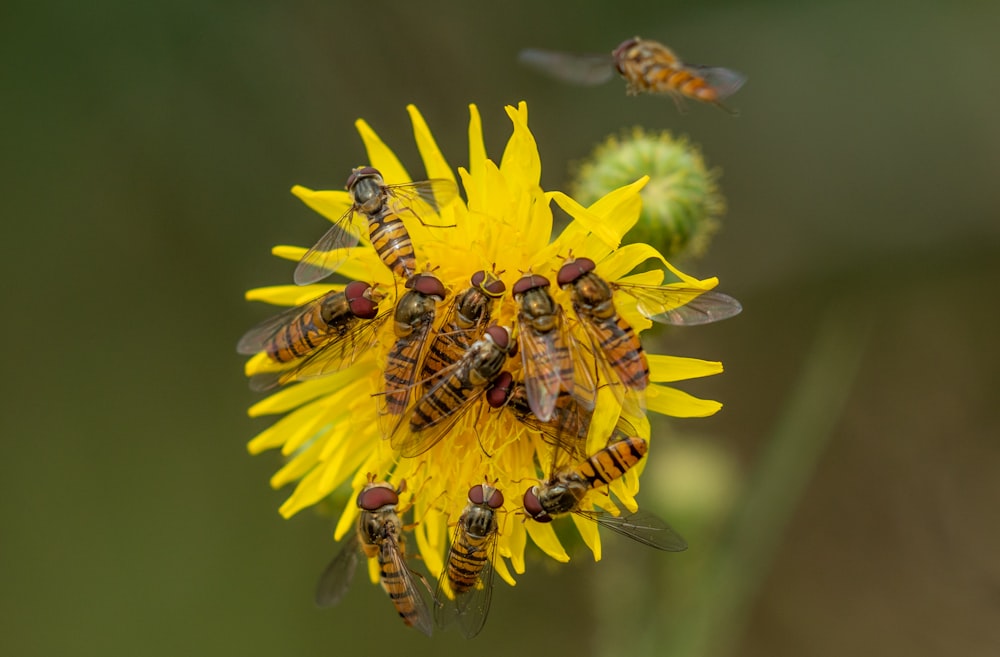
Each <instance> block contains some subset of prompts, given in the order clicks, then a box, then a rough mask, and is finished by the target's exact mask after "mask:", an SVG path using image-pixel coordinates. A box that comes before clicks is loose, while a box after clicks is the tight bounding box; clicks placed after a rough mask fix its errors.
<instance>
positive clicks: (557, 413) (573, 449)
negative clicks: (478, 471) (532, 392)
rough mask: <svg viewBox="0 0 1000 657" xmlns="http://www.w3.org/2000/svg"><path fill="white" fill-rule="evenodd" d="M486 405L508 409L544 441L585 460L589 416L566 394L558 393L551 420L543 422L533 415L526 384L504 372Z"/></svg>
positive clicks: (487, 392)
mask: <svg viewBox="0 0 1000 657" xmlns="http://www.w3.org/2000/svg"><path fill="white" fill-rule="evenodd" d="M486 403H487V404H489V405H490V407H491V408H496V409H502V408H506V409H508V410H509V411H510V412H511V413H513V415H514V417H515V418H516V419H517V420H518V422H520V423H521V424H523V425H524V426H526V427H528V428H529V429H531V430H533V431H535V432H537V433H538V434H539V435H540V436H541V438H542V440H544V441H545V442H547V443H548V444H550V445H552V446H553V447H556V448H558V449H560V450H562V451H563V452H565V453H567V454H568V455H569V456H570V457H571V458H586V456H587V455H586V452H585V451H584V450H585V448H586V444H587V433H588V432H589V430H590V412H589V410H588V409H587V408H585V406H584V405H583V404H582V403H581V402H580V401H579V400H577V399H576V398H575V397H573V395H571V394H569V393H567V392H566V391H563V390H560V391H559V397H558V398H557V399H556V404H555V406H554V407H553V409H552V417H551V419H549V420H548V421H547V422H542V421H541V420H539V419H538V418H537V417H535V414H534V413H533V412H532V411H531V406H530V405H529V404H528V392H527V389H526V388H525V387H524V384H523V383H520V382H518V381H514V377H513V376H512V375H511V373H510V372H507V371H503V372H501V373H500V375H499V376H498V377H497V378H496V380H495V381H494V382H493V385H492V386H491V387H490V389H489V390H487V391H486Z"/></svg>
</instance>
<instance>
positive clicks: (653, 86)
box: [519, 37, 746, 111]
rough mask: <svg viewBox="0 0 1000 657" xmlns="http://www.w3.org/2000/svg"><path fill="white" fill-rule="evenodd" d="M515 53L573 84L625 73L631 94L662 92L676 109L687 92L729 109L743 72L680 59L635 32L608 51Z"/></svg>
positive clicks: (628, 91)
mask: <svg viewBox="0 0 1000 657" xmlns="http://www.w3.org/2000/svg"><path fill="white" fill-rule="evenodd" d="M519 59H520V61H521V63H523V64H526V65H527V66H530V67H531V68H534V69H535V70H538V71H541V72H542V73H546V74H548V75H551V76H553V77H556V78H558V79H560V80H563V81H566V82H572V83H575V84H585V85H592V84H601V83H604V82H607V81H608V80H610V79H611V78H612V77H614V74H615V73H618V74H619V75H621V76H622V77H623V78H625V81H626V83H627V87H626V93H628V94H629V95H630V96H634V95H638V94H641V93H651V94H667V95H669V96H670V97H671V98H673V99H674V102H675V103H676V104H677V107H678V108H679V109H680V108H681V100H682V99H683V98H691V99H693V100H697V101H701V102H705V103H710V104H713V105H718V106H719V107H721V108H722V109H726V110H727V111H728V109H727V108H726V107H725V106H724V105H723V104H722V101H723V100H725V99H726V98H728V97H729V96H732V95H733V94H734V93H736V92H737V91H738V90H739V88H740V87H742V86H743V83H744V82H746V76H744V75H743V74H742V73H737V72H736V71H731V70H729V69H728V68H721V67H718V66H693V65H689V64H685V63H684V62H682V61H681V60H680V58H678V57H677V55H675V54H674V52H673V51H672V50H670V48H668V47H666V46H665V45H663V44H662V43H659V42H657V41H653V40H651V39H640V38H639V37H635V38H633V39H628V40H626V41H623V42H622V43H620V44H619V45H618V47H617V48H615V49H614V50H613V51H612V52H611V55H596V54H573V53H566V52H556V51H551V50H538V49H535V48H529V49H526V50H522V51H521V54H520V56H519Z"/></svg>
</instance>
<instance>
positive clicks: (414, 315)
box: [378, 273, 446, 437]
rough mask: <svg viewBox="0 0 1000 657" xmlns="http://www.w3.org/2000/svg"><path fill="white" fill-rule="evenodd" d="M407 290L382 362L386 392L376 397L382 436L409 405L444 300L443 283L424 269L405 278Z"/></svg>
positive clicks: (398, 305) (397, 310) (394, 317)
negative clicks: (421, 272)
mask: <svg viewBox="0 0 1000 657" xmlns="http://www.w3.org/2000/svg"><path fill="white" fill-rule="evenodd" d="M406 287H407V288H408V289H407V292H406V293H405V294H403V296H402V297H400V299H399V302H398V303H397V304H396V309H395V311H394V313H393V319H394V321H395V324H394V330H395V333H396V341H395V343H393V345H392V348H391V349H390V350H389V355H388V357H387V360H386V366H385V374H384V377H385V393H384V394H382V395H380V396H379V397H378V405H379V420H380V422H382V433H383V435H384V436H385V437H389V436H390V435H391V434H392V431H393V428H394V427H395V426H396V423H397V422H398V420H399V417H400V416H402V414H403V412H404V411H405V410H406V407H407V406H408V405H409V401H410V393H411V391H412V389H413V387H414V385H415V383H416V381H417V377H418V375H419V373H420V368H421V363H422V362H423V355H424V351H425V350H424V347H425V346H426V345H427V339H428V336H429V335H430V333H431V327H432V326H433V325H434V317H435V315H436V313H437V304H438V303H439V302H441V301H443V300H444V298H445V295H446V292H445V289H444V284H443V283H442V282H441V280H440V279H439V278H438V277H437V276H434V275H433V274H429V273H423V274H418V275H416V276H413V277H411V278H410V279H409V280H408V281H407V282H406Z"/></svg>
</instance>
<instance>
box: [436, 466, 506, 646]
mask: <svg viewBox="0 0 1000 657" xmlns="http://www.w3.org/2000/svg"><path fill="white" fill-rule="evenodd" d="M502 506H503V493H501V492H500V491H499V490H498V489H496V488H494V487H493V486H490V485H489V484H488V483H487V484H477V485H476V486H473V487H472V488H470V489H469V503H468V504H467V505H466V507H465V510H464V511H462V515H461V516H460V517H459V519H458V527H457V528H456V529H455V538H454V540H453V541H452V542H451V549H450V550H449V551H448V560H447V562H446V565H445V569H444V571H443V572H442V573H441V578H440V579H439V580H438V587H437V592H436V593H435V595H434V599H435V606H434V619H435V621H437V624H438V626H439V627H445V626H447V625H449V624H451V623H452V622H455V621H458V626H459V629H460V630H461V632H462V635H463V636H465V638H466V639H471V638H472V637H474V636H476V635H477V634H479V632H480V630H482V629H483V625H484V624H485V623H486V616H487V614H488V613H489V610H490V600H491V599H492V598H493V560H494V559H495V558H496V557H495V555H496V547H497V538H498V537H499V535H500V531H499V526H498V523H497V511H498V510H499V509H500V508H501V507H502ZM446 587H447V588H450V589H451V592H452V595H453V597H452V598H450V599H449V598H448V595H447V593H446V592H445V588H446Z"/></svg>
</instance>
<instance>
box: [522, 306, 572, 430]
mask: <svg viewBox="0 0 1000 657" xmlns="http://www.w3.org/2000/svg"><path fill="white" fill-rule="evenodd" d="M518 348H519V349H520V351H521V365H522V367H523V368H524V388H525V391H526V392H527V399H528V406H530V407H531V412H532V413H534V414H535V417H537V418H538V419H539V420H541V421H542V422H548V421H549V420H551V419H552V412H553V409H555V406H556V400H557V399H558V398H559V389H560V388H561V386H562V377H561V376H560V372H559V367H560V363H562V362H563V360H564V359H563V358H562V357H561V356H560V353H559V352H560V350H564V348H561V346H560V345H559V344H558V332H557V331H549V332H548V333H539V332H537V331H535V330H534V329H532V328H531V327H530V326H527V325H522V326H521V327H520V330H519V331H518Z"/></svg>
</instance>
